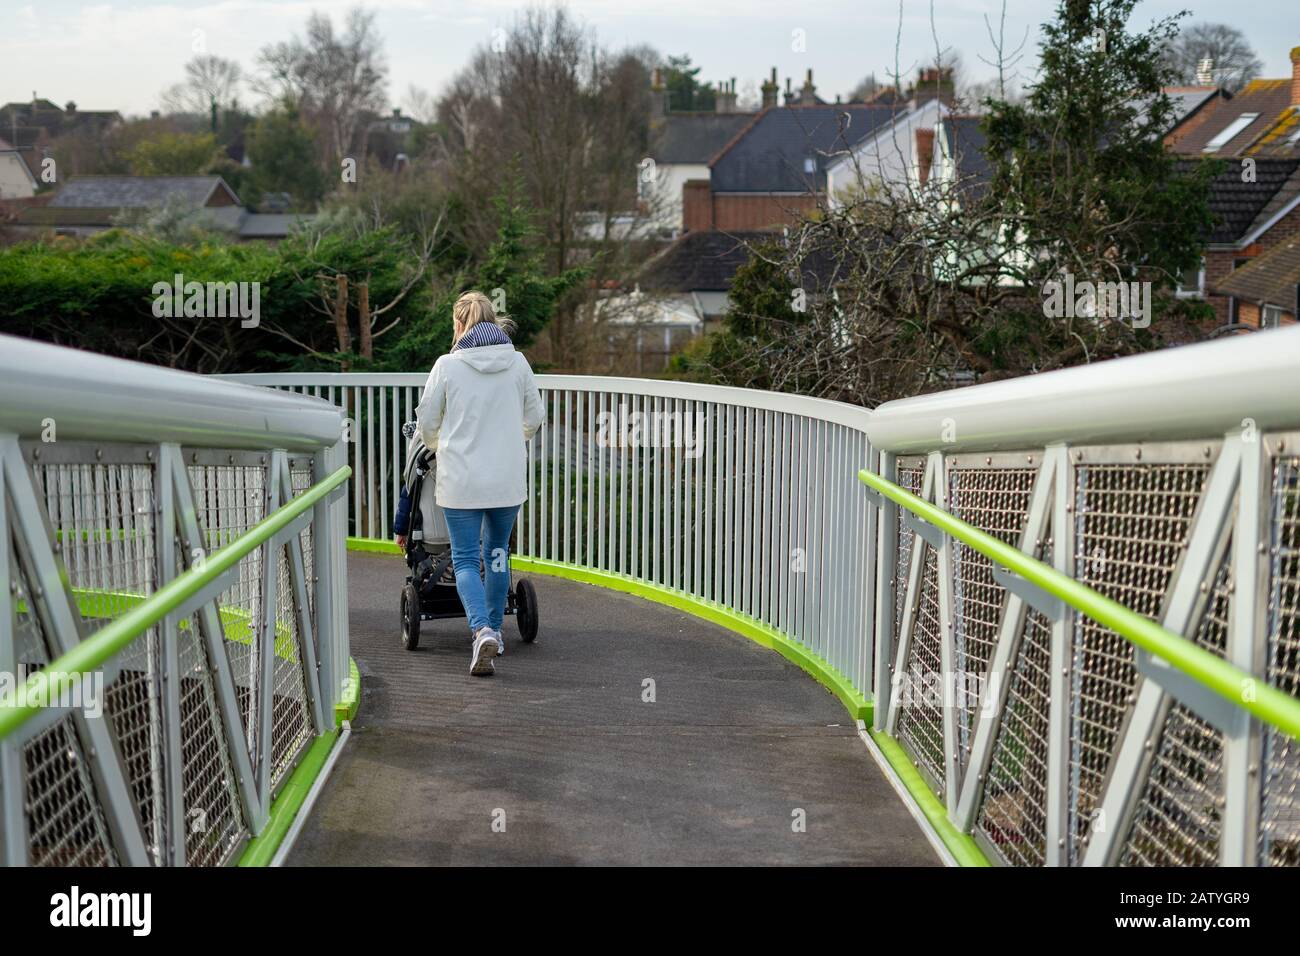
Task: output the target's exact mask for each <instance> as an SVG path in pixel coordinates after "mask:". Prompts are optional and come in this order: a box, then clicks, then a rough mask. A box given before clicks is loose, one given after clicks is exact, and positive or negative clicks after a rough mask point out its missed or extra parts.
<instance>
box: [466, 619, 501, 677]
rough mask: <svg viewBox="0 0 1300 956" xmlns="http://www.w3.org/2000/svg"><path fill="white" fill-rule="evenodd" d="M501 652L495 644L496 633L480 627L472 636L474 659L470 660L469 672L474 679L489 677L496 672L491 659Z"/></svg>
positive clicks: (498, 645)
mask: <svg viewBox="0 0 1300 956" xmlns="http://www.w3.org/2000/svg"><path fill="white" fill-rule="evenodd" d="M500 650H501V645H500V644H498V643H497V637H496V631H494V630H492V628H490V627H481V628H479V630H478V633H477V634H475V635H474V657H473V658H472V659H471V660H470V664H469V672H470V673H471V674H473V675H474V676H475V677H490V676H491V675H492V674H494V673H495V672H496V665H495V664H493V663H492V658H494V657H496V656H497V654H498V653H499V652H500Z"/></svg>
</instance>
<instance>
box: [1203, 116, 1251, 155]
mask: <svg viewBox="0 0 1300 956" xmlns="http://www.w3.org/2000/svg"><path fill="white" fill-rule="evenodd" d="M1257 119H1259V114H1258V113H1242V114H1241V115H1240V116H1238V117H1237V118H1236V119H1235V120H1233V121H1232V122H1231V123H1229V124H1228V125H1227V126H1225V127H1224V128H1223V129H1221V130H1220V131H1219V134H1218V135H1217V136H1215V137H1214V139H1212V140H1210V141H1209V142H1208V143H1206V144H1205V148H1204V149H1203V150H1201V152H1203V153H1213V152H1217V151H1218V150H1220V149H1222V148H1223V147H1224V146H1225V145H1226V144H1227V143H1228V142H1229V141H1230V140H1231V139H1233V138H1234V137H1235V136H1236V135H1237V134H1238V133H1240V132H1241V131H1242V130H1244V129H1245V128H1246V127H1247V126H1249V125H1250V124H1251V123H1253V122H1255V120H1257Z"/></svg>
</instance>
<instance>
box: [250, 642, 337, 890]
mask: <svg viewBox="0 0 1300 956" xmlns="http://www.w3.org/2000/svg"><path fill="white" fill-rule="evenodd" d="M360 701H361V672H360V671H358V670H357V662H356V661H355V660H353V659H352V658H348V686H347V687H346V688H344V691H343V699H342V700H341V701H339V702H338V704H336V705H335V707H334V720H335V724H336V726H335V729H334V730H331V731H329V732H328V733H325V734H322V735H321V736H319V737H317V738H316V740H315V741H314V742H313V743H312V745H311V746H310V747H308V748H307V753H305V754H304V755H303V758H302V761H301V762H300V763H299V764H298V766H297V767H295V768H294V771H293V773H292V774H290V775H289V779H288V781H286V782H285V785H284V788H283V789H281V791H280V795H279V796H277V797H276V798H275V800H274V801H272V803H271V813H270V816H269V818H268V819H267V823H266V829H264V830H263V831H262V833H261V835H260V836H255V837H253V839H251V840H249V841H248V846H246V847H244V853H243V856H241V857H240V858H239V863H238V865H239V866H267V865H268V864H269V863H270V862H271V861H272V860H273V859H275V853H276V851H277V850H279V849H280V844H281V843H283V842H284V838H285V836H286V835H287V834H288V832H289V828H290V827H291V826H293V821H294V818H295V817H297V816H298V811H300V810H301V809H302V805H303V801H305V800H306V799H307V794H308V793H310V792H311V788H312V786H313V785H314V784H315V783H316V778H317V777H319V776H320V773H321V771H322V770H323V769H324V767H325V761H326V760H328V759H329V755H330V751H331V750H333V749H334V746H335V744H336V742H337V741H338V735H339V730H340V729H341V728H342V726H343V721H345V720H355V719H356V716H357V707H358V705H359V703H360Z"/></svg>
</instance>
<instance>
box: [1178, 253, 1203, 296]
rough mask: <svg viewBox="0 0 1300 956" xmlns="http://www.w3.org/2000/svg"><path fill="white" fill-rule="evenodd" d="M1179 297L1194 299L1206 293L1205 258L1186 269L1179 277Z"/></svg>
mask: <svg viewBox="0 0 1300 956" xmlns="http://www.w3.org/2000/svg"><path fill="white" fill-rule="evenodd" d="M1177 292H1178V298H1180V299H1193V298H1197V297H1200V296H1203V295H1205V260H1204V259H1202V260H1201V261H1200V263H1199V264H1198V265H1194V266H1192V267H1191V268H1190V269H1184V270H1183V272H1182V274H1181V275H1179V277H1178V290H1177Z"/></svg>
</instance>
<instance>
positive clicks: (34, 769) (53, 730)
mask: <svg viewBox="0 0 1300 956" xmlns="http://www.w3.org/2000/svg"><path fill="white" fill-rule="evenodd" d="M0 504H3V503H2V502H0ZM3 544H4V547H6V548H10V559H9V567H10V568H11V571H12V578H13V580H12V581H11V582H10V584H11V588H12V595H13V598H14V607H15V611H16V613H15V625H16V638H17V640H16V641H15V651H16V654H15V658H16V661H17V663H18V667H19V669H20V674H19V675H17V676H20V677H26V676H27V674H28V673H30V672H32V671H35V670H37V669H39V668H41V667H44V666H45V665H46V664H48V663H49V661H50V645H49V643H48V640H47V637H46V635H45V634H44V630H43V628H42V625H41V622H40V619H39V617H38V616H37V615H36V614H35V613H34V610H33V607H32V592H31V586H30V584H29V581H28V576H27V573H26V570H25V569H24V567H23V565H22V564H21V563H20V562H19V559H18V555H17V553H16V552H15V551H14V550H13V549H12V545H11V544H10V542H8V541H6V542H4V543H3ZM22 754H23V761H22V768H23V775H24V797H23V810H24V815H25V817H26V828H27V862H28V863H30V864H31V865H33V866H108V865H116V863H117V856H116V854H115V853H114V851H113V846H112V842H111V841H110V839H109V836H108V827H107V824H106V822H105V820H104V814H103V811H102V810H101V808H100V804H99V800H98V798H97V796H96V794H95V789H94V785H93V783H92V781H91V775H90V769H89V764H88V763H87V761H86V754H85V751H84V750H83V748H82V746H81V742H80V741H79V740H78V737H77V732H76V725H75V723H74V721H73V718H72V717H71V715H69V716H66V717H63V718H61V719H59V720H58V721H56V722H55V723H54V724H52V725H51V726H50V727H48V728H46V729H45V730H43V731H41V732H40V733H38V734H36V735H35V736H33V737H32V738H31V739H29V740H28V741H27V742H26V744H25V745H24V746H23V748H22Z"/></svg>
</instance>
